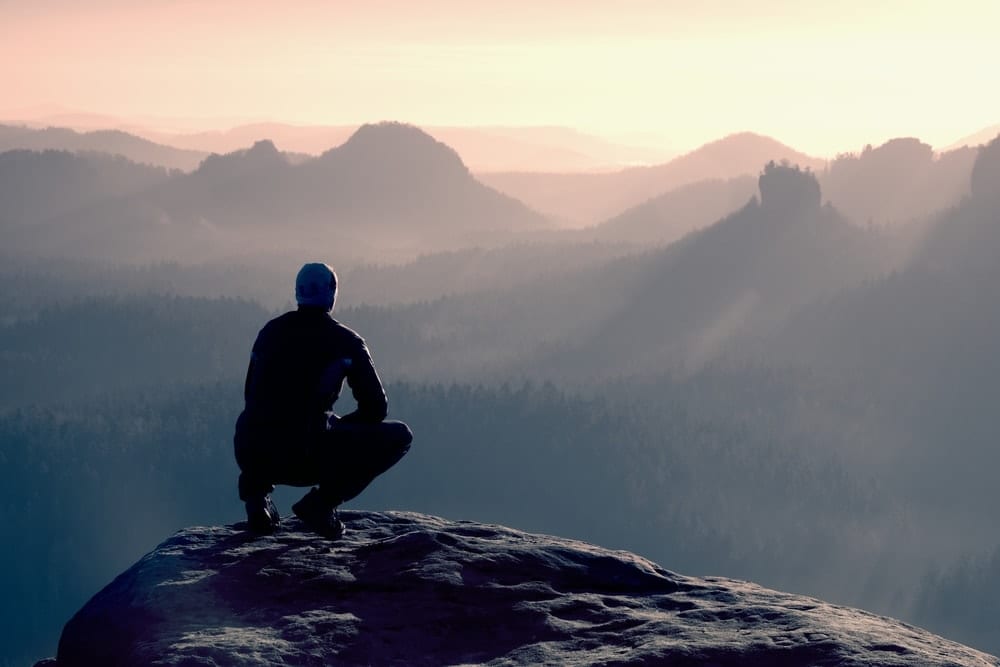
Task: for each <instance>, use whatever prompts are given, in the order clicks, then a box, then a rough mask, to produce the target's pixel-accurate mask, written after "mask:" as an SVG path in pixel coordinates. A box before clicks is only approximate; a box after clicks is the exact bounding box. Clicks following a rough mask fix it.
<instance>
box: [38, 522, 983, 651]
mask: <svg viewBox="0 0 1000 667" xmlns="http://www.w3.org/2000/svg"><path fill="white" fill-rule="evenodd" d="M342 516H344V518H345V519H346V520H347V522H348V526H349V528H348V533H347V535H345V537H344V538H342V539H341V540H339V541H336V542H328V541H324V540H322V539H320V538H318V537H316V536H313V535H311V534H308V533H305V532H302V531H301V526H300V525H299V524H298V522H297V521H296V520H295V519H290V520H287V521H286V522H285V524H283V529H282V531H280V532H279V533H277V534H275V535H273V536H269V537H263V538H256V539H254V538H253V537H252V536H251V535H249V534H247V533H246V532H244V531H243V530H242V529H241V528H242V527H236V526H226V527H215V528H189V529H187V530H183V531H180V532H179V533H177V534H176V535H174V536H173V537H172V538H170V539H169V540H167V541H166V542H164V543H163V544H161V545H160V546H159V547H157V548H156V549H155V550H154V551H152V552H151V553H149V554H147V555H146V556H144V557H143V558H142V559H141V560H140V561H139V562H138V563H136V564H135V565H133V566H132V567H131V568H130V569H129V570H128V571H126V572H125V573H124V574H122V575H120V576H119V577H118V578H116V579H115V580H114V581H113V582H112V583H111V584H109V585H108V586H107V587H106V588H105V589H104V590H102V591H101V592H100V593H98V594H97V595H96V596H94V598H92V599H91V600H90V602H88V603H87V604H86V605H85V606H84V607H83V608H82V609H81V610H80V611H79V612H78V613H77V614H76V615H75V616H74V617H73V618H72V619H71V620H70V621H69V623H67V625H66V627H65V629H64V631H63V635H62V638H61V640H60V642H59V655H58V657H57V659H56V661H55V664H56V665H62V666H70V665H84V664H86V665H91V664H104V665H117V664H150V663H153V662H156V664H162V665H179V664H190V663H192V662H195V661H197V660H202V659H205V657H206V656H211V659H212V660H214V661H215V662H216V663H225V664H236V663H239V664H341V665H361V664H390V663H391V664H408V665H440V664H459V663H461V664H470V663H474V664H480V663H486V662H491V661H496V662H499V663H503V664H571V663H572V664H580V663H588V664H590V663H602V664H608V663H612V662H614V663H642V664H686V665H694V664H715V665H720V666H727V665H744V666H746V665H774V664H807V663H808V664H816V665H824V664H838V665H876V664H878V665H884V666H890V665H912V664H922V665H945V664H947V665H990V664H996V661H995V659H993V658H991V657H990V656H987V655H985V654H983V653H979V652H977V651H974V650H972V649H969V648H967V647H964V646H961V645H959V644H955V643H952V642H949V641H947V640H944V639H941V638H939V637H935V636H933V635H931V634H930V633H927V632H924V631H922V630H918V629H916V628H913V627H910V626H907V625H904V624H902V623H899V622H897V621H893V620H890V619H887V618H883V617H878V616H874V615H872V614H868V613H865V612H861V611H857V610H853V609H847V608H843V607H836V606H833V605H829V604H826V603H823V602H820V601H818V600H814V599H810V598H805V597H801V596H796V595H789V594H785V593H778V592H775V591H770V590H767V589H764V588H761V587H759V586H756V585H754V584H749V583H746V582H741V581H733V580H727V579H720V578H708V579H698V578H693V577H685V576H681V575H677V574H674V573H671V572H668V571H666V570H664V569H662V568H660V567H659V566H657V565H655V564H654V563H652V562H650V561H648V560H645V559H643V558H640V557H638V556H635V555H633V554H630V553H627V552H623V551H610V550H607V549H602V548H599V547H595V546H592V545H589V544H585V543H583V542H576V541H573V540H566V539H561V538H557V537H549V536H544V535H533V534H528V533H523V532H520V531H516V530H512V529H509V528H504V527H501V526H495V525H484V524H479V523H472V522H452V521H446V520H443V519H439V518H435V517H431V516H426V515H421V514H414V513H404V512H388V513H368V512H344V513H343V514H342ZM49 664H52V662H51V661H50V662H49Z"/></svg>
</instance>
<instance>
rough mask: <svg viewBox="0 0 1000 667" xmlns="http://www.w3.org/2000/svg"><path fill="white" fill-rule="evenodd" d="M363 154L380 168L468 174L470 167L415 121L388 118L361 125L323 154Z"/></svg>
mask: <svg viewBox="0 0 1000 667" xmlns="http://www.w3.org/2000/svg"><path fill="white" fill-rule="evenodd" d="M331 154H341V155H352V156H362V157H363V158H364V159H366V160H368V161H371V162H372V163H378V164H379V165H380V166H381V168H385V166H387V165H397V166H402V167H404V168H415V169H416V170H417V171H420V172H423V171H425V170H427V169H432V170H436V171H450V172H454V173H460V174H462V175H466V174H468V169H467V168H466V166H465V164H464V163H463V162H462V158H460V157H459V155H458V153H456V152H455V151H454V150H453V149H452V148H451V147H450V146H448V145H447V144H444V143H442V142H440V141H438V140H437V139H435V138H434V137H432V136H431V135H429V134H427V133H426V132H424V131H423V130H421V129H420V128H419V127H416V126H415V125H409V124H407V123H399V122H395V121H391V122H390V121H386V122H381V123H373V124H367V125H362V126H361V127H359V128H358V129H357V131H356V132H355V133H354V134H352V135H351V137H350V138H349V139H348V140H347V141H346V142H345V143H344V144H343V145H342V146H339V147H337V148H334V149H331V150H330V151H327V153H325V154H324V156H328V155H331Z"/></svg>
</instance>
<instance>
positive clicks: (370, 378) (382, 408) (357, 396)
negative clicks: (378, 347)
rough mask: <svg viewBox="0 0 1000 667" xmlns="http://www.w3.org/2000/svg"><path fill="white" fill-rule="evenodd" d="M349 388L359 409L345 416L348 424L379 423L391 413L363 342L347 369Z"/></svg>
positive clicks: (344, 418)
mask: <svg viewBox="0 0 1000 667" xmlns="http://www.w3.org/2000/svg"><path fill="white" fill-rule="evenodd" d="M347 386H349V387H350V388H351V393H352V394H353V395H354V400H355V401H357V403H358V409H357V410H355V411H354V412H352V413H350V414H348V415H344V417H343V418H342V419H343V420H344V421H348V422H368V423H378V422H380V421H382V420H383V419H385V417H386V415H387V414H388V413H389V401H388V399H386V396H385V389H383V388H382V381H381V380H380V379H379V377H378V372H377V371H376V370H375V364H374V363H373V362H372V357H371V354H370V353H369V352H368V346H367V345H365V344H364V342H363V341H362V342H361V344H360V346H359V349H358V350H357V352H355V354H354V355H353V357H352V358H351V361H350V366H349V367H348V368H347Z"/></svg>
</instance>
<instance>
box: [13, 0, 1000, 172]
mask: <svg viewBox="0 0 1000 667" xmlns="http://www.w3.org/2000/svg"><path fill="white" fill-rule="evenodd" d="M694 4H697V5H698V6H697V7H694V6H692V5H694ZM998 26H1000V2H998V1H997V0H988V1H985V2H966V1H963V0H955V1H952V2H947V3H945V2H923V3H922V2H912V1H911V2H882V3H879V2H875V1H870V2H862V1H858V0H839V1H838V2H815V3H813V2H803V1H802V0H798V1H796V2H786V1H784V0H755V1H753V2H749V1H748V2H721V1H716V2H712V1H705V2H701V3H692V2H690V0H687V1H685V2H677V1H674V0H660V1H653V0H618V1H616V2H596V1H594V0H575V1H573V2H570V1H568V0H556V1H553V2H544V0H505V1H504V2H477V1H476V0H421V1H420V2H415V1H410V0H367V1H365V2H343V1H340V0H335V1H329V0H327V1H320V0H286V1H285V2H259V1H256V0H238V1H237V0H142V1H139V2H136V1H131V0H130V1H125V0H93V1H89V2H79V1H78V0H32V1H30V2H27V1H21V2H11V1H9V0H0V114H3V116H4V117H11V114H13V113H21V112H23V113H22V115H24V114H30V113H32V112H38V111H39V110H46V109H52V108H55V107H58V108H65V109H72V110H76V111H87V112H94V113H104V114H110V115H115V116H119V117H122V118H125V119H135V118H142V119H147V118H149V117H158V118H165V119H169V118H184V119H197V121H190V122H191V123H195V122H197V124H200V125H202V126H204V127H211V126H216V127H217V126H224V125H227V124H231V123H233V122H242V121H248V120H276V121H285V122H292V123H301V124H353V123H363V122H369V121H377V120H401V121H406V122H412V123H416V124H418V125H466V126H474V125H560V126H567V127H574V128H577V129H580V130H584V131H590V132H595V133H599V134H604V135H605V136H611V137H615V138H620V137H623V136H628V135H638V134H643V133H655V134H658V135H662V136H663V137H665V138H666V141H668V142H669V143H670V145H671V146H672V147H673V148H676V149H679V150H687V149H690V148H694V147H695V146H697V145H700V144H701V143H704V142H706V141H710V140H713V139H717V138H720V137H722V136H724V135H726V134H730V133H732V132H738V131H743V130H750V131H754V132H759V133H762V134H767V135H770V136H773V137H775V138H776V139H779V140H780V141H783V142H785V143H787V144H790V145H792V146H794V147H795V148H798V149H799V150H803V151H806V152H809V153H812V154H815V155H831V154H834V153H837V152H841V151H847V150H857V149H859V148H860V147H861V146H863V145H864V144H866V143H873V144H878V143H881V142H883V141H885V140H886V139H889V138H892V137H896V136H918V137H920V138H921V139H923V140H924V141H927V142H928V143H930V144H932V145H936V146H944V145H947V144H950V143H951V142H953V141H955V140H957V139H959V138H961V137H963V136H965V135H968V134H971V133H973V132H976V131H978V130H980V129H982V128H984V127H987V126H990V125H995V124H997V123H1000V85H998V82H1000V47H998V46H997V44H998V43H1000V39H998V37H1000V35H998V34H997V32H998Z"/></svg>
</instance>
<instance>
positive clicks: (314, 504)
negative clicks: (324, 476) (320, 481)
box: [292, 487, 344, 540]
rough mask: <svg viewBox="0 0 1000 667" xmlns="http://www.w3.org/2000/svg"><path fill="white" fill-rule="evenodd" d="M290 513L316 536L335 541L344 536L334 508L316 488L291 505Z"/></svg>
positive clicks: (341, 523) (342, 525) (342, 524)
mask: <svg viewBox="0 0 1000 667" xmlns="http://www.w3.org/2000/svg"><path fill="white" fill-rule="evenodd" d="M292 511H293V512H295V516H297V517H299V519H301V520H302V523H304V524H305V525H306V527H307V528H309V530H311V531H313V532H314V533H316V534H318V535H322V536H323V537H325V538H328V539H331V540H335V539H337V538H338V537H340V536H341V535H343V534H344V522H343V521H341V520H340V517H339V516H338V515H337V509H336V506H335V505H331V503H330V501H329V500H327V499H326V498H324V497H323V494H322V493H320V490H319V489H318V488H316V487H313V488H312V490H311V491H309V493H307V494H306V495H304V496H302V500H300V501H299V502H297V503H295V504H294V505H292Z"/></svg>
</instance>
